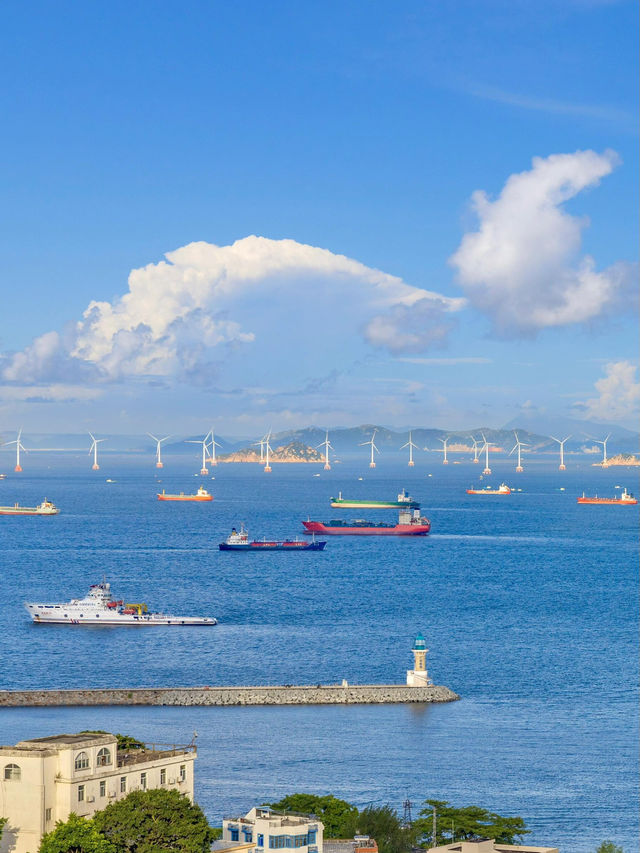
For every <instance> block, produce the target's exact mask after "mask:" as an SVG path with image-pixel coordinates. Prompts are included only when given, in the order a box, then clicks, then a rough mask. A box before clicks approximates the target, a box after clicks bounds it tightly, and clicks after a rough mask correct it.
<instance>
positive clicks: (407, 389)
mask: <svg viewBox="0 0 640 853" xmlns="http://www.w3.org/2000/svg"><path fill="white" fill-rule="evenodd" d="M35 5H36V7H37V14H34V7H33V6H32V5H31V4H30V5H29V7H28V8H26V7H22V6H21V5H19V4H16V3H10V4H9V6H8V7H6V8H5V11H4V12H3V24H4V26H3V32H2V35H1V36H0V39H2V44H3V52H2V55H3V59H2V64H3V70H4V72H5V73H4V75H3V76H4V79H5V86H4V87H3V92H2V93H0V99H1V100H2V106H3V111H4V114H5V116H6V119H7V121H8V122H9V124H10V126H11V128H12V132H11V133H10V134H7V135H6V136H5V137H4V138H3V141H2V146H3V148H4V155H5V156H4V160H5V163H6V164H9V168H8V169H7V174H6V178H5V184H6V203H5V204H6V206H5V216H4V220H3V226H4V227H3V241H4V245H3V248H4V252H3V256H4V258H5V264H4V274H5V301H4V304H3V314H2V319H3V322H2V324H1V327H0V410H1V412H2V415H1V417H0V430H1V431H2V433H3V434H4V435H5V436H8V434H9V433H11V432H13V431H14V430H16V429H18V428H19V427H22V428H23V429H24V430H25V432H29V431H31V432H38V433H43V432H50V433H52V434H54V433H62V432H78V433H80V432H84V431H87V430H93V431H100V432H102V433H112V432H113V433H145V432H147V431H148V430H152V431H154V430H160V429H162V430H163V431H164V432H173V433H176V432H179V433H199V432H201V431H202V429H203V427H205V428H209V426H214V427H215V430H216V432H219V433H227V434H230V435H247V434H254V433H256V434H257V433H262V432H264V431H266V430H267V429H269V428H272V429H273V430H274V431H282V430H286V429H295V428H300V427H304V426H308V425H310V424H319V425H331V424H341V425H344V426H357V425H359V424H362V423H367V422H371V423H384V424H388V425H390V426H396V427H397V428H399V427H401V426H403V425H406V424H420V425H424V426H427V427H434V428H437V427H439V428H443V429H450V430H455V429H468V428H470V427H471V426H472V425H474V424H486V425H488V426H492V427H494V428H498V427H500V426H502V425H504V424H507V423H511V422H515V421H517V420H519V419H521V420H522V423H523V426H525V425H526V422H527V419H529V420H531V419H532V418H533V419H536V420H537V421H540V420H542V421H544V420H545V419H548V420H549V421H550V422H552V421H556V422H557V421H561V420H563V419H568V418H571V419H577V420H578V421H580V422H584V424H585V430H588V429H589V424H598V423H606V424H617V425H620V426H623V427H626V428H629V429H632V430H636V429H637V416H638V412H639V409H640V382H639V381H638V368H637V355H636V353H637V343H638V335H637V320H636V309H637V284H636V278H637V266H636V240H635V235H636V233H637V209H636V208H637V196H636V192H635V189H632V187H635V186H637V172H638V170H637V154H636V146H637V131H636V129H635V121H634V117H635V112H636V99H637V83H636V81H637V74H634V73H633V70H634V69H636V70H637V55H636V48H635V42H634V40H633V37H632V35H631V34H632V33H633V32H635V30H636V26H635V25H636V24H637V17H638V14H637V7H636V5H635V4H632V3H630V2H627V0H619V2H615V0H614V2H604V0H590V2H582V0H575V2H570V3H567V4H565V5H564V6H563V8H562V9H558V8H557V5H556V4H551V3H550V2H547V0H543V2H541V3H538V4H535V6H534V5H531V4H524V3H522V4H518V7H517V14H510V12H512V10H513V4H507V2H506V0H487V2H483V3H482V4H476V3H473V2H471V0H463V2H461V3H458V4H455V6H454V5H453V4H440V5H438V4H426V5H425V4H423V3H417V2H409V3H406V4H403V5H402V7H401V8H399V7H398V6H397V5H396V4H391V3H388V2H383V3H380V4H376V6H375V7H372V6H371V5H370V4H366V3H364V2H356V3H354V4H350V5H349V7H348V8H344V7H343V5H342V4H339V3H332V2H329V3H328V4H326V5H325V6H323V11H322V14H320V13H319V12H318V11H317V10H314V9H312V8H310V7H308V6H304V5H303V6H300V5H298V4H292V3H291V2H287V1H286V0H283V2H277V3H275V4H269V6H268V7H267V6H264V5H263V4H260V3H257V2H249V3H248V4H246V5H245V6H244V7H243V8H242V9H238V8H234V7H232V6H217V5H216V6H213V5H211V4H208V3H205V2H195V3H192V4H190V6H189V10H188V11H186V12H183V13H182V12H181V13H180V14H178V13H177V12H174V11H173V10H172V9H171V8H170V7H166V8H163V9H158V8H156V7H155V6H154V7H153V14H151V9H150V7H149V8H147V9H145V7H144V6H143V7H141V8H139V9H135V10H134V9H131V8H130V7H129V6H128V5H127V4H125V3H124V2H118V1H117V0H116V2H114V3H111V4H108V5H107V4H102V3H97V4H92V5H91V6H90V7H87V8H82V9H78V8H75V7H73V8H72V7H69V14H67V15H60V14H59V10H58V9H57V8H54V7H51V6H50V5H48V4H46V3H36V4H35ZM542 45H543V46H544V51H541V46H542ZM169 46H170V47H169ZM541 55H544V62H541V59H540V57H541ZM614 57H615V62H614V61H612V59H613V58H614ZM7 294H11V295H12V296H13V297H14V298H12V299H9V298H7Z"/></svg>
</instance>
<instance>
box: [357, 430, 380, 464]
mask: <svg viewBox="0 0 640 853" xmlns="http://www.w3.org/2000/svg"><path fill="white" fill-rule="evenodd" d="M377 432H378V430H377V429H374V431H373V435H372V436H371V438H370V439H369V441H361V442H360V447H364V446H365V445H367V444H369V445H370V446H371V458H370V461H369V468H375V467H376V460H375V458H374V455H373V454H374V451H375V452H376V453H380V451H379V450H378V448H377V447H376V445H375V438H376V433H377Z"/></svg>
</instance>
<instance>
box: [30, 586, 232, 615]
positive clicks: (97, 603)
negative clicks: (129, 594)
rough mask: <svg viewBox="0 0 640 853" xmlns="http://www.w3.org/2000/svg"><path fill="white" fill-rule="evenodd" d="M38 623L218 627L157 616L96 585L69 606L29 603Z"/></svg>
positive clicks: (109, 587) (109, 588) (139, 605)
mask: <svg viewBox="0 0 640 853" xmlns="http://www.w3.org/2000/svg"><path fill="white" fill-rule="evenodd" d="M24 606H25V607H26V608H27V612H28V613H29V615H30V616H31V618H32V619H33V621H34V622H51V623H54V624H57V625H216V624H217V620H216V619H214V618H213V617H200V616H170V615H168V614H166V613H153V612H151V611H149V610H148V609H147V605H146V604H127V603H125V602H124V601H116V600H115V599H113V598H112V597H111V584H109V583H107V582H106V581H103V582H102V583H94V584H92V586H91V587H90V588H89V593H88V594H87V595H86V596H85V597H84V598H74V599H72V600H71V601H69V602H68V603H66V604H38V603H28V602H25V605H24Z"/></svg>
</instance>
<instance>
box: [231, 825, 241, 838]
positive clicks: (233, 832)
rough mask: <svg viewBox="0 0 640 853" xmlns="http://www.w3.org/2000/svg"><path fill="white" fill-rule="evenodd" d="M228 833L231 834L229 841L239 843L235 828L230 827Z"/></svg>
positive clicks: (237, 832) (238, 835) (238, 834)
mask: <svg viewBox="0 0 640 853" xmlns="http://www.w3.org/2000/svg"><path fill="white" fill-rule="evenodd" d="M229 832H230V833H231V840H232V841H240V833H239V831H238V827H237V826H232V827H231V828H230V830H229Z"/></svg>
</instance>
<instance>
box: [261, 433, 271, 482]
mask: <svg viewBox="0 0 640 853" xmlns="http://www.w3.org/2000/svg"><path fill="white" fill-rule="evenodd" d="M270 438H271V431H269V432H268V433H267V434H266V435H265V437H264V438H263V441H264V447H265V456H264V463H265V464H264V471H265V474H270V473H271V465H269V453H271V452H272V447H271V445H270V444H269V439H270Z"/></svg>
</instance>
